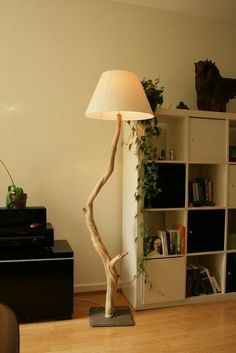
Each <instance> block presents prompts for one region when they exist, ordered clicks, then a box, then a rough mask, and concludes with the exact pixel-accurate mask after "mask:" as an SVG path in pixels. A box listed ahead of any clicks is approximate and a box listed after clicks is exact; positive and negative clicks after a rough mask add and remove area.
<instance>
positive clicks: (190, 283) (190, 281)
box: [186, 265, 193, 298]
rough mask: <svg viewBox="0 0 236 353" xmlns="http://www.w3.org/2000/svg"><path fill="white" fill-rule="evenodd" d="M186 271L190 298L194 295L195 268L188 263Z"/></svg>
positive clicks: (187, 294)
mask: <svg viewBox="0 0 236 353" xmlns="http://www.w3.org/2000/svg"><path fill="white" fill-rule="evenodd" d="M186 271H187V273H186V298H188V297H191V296H192V295H193V269H192V267H191V266H189V265H187V269H186Z"/></svg>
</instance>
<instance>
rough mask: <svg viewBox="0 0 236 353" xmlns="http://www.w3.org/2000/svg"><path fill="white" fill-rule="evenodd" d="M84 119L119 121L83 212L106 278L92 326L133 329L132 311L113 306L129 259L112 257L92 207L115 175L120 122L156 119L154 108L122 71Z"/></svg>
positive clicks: (104, 78)
mask: <svg viewBox="0 0 236 353" xmlns="http://www.w3.org/2000/svg"><path fill="white" fill-rule="evenodd" d="M85 116H86V117H88V118H94V119H103V120H115V121H116V128H115V133H114V137H113V141H112V146H111V155H110V160H109V167H108V170H107V171H106V172H105V173H104V175H103V176H102V177H101V178H100V180H99V181H98V183H97V184H96V186H95V188H94V190H93V191H92V193H91V194H90V196H89V198H88V201H87V204H86V207H85V208H84V214H85V218H86V224H87V227H88V229H89V232H90V236H91V240H92V242H93V245H94V247H95V250H96V251H97V253H98V254H99V256H100V257H101V259H102V262H103V264H104V268H105V273H106V278H107V293H106V303H105V311H104V308H91V309H90V324H91V326H127V325H133V320H132V315H131V314H130V311H129V308H128V307H122V308H119V307H115V306H114V304H115V303H114V301H115V295H116V290H117V284H118V278H119V275H118V272H117V270H116V267H115V265H116V263H117V262H118V261H119V260H121V259H122V258H123V257H124V256H126V255H127V252H123V253H121V254H118V255H116V256H115V257H113V258H112V257H111V256H110V254H109V252H108V250H107V249H106V247H105V245H104V244H103V242H102V239H101V237H100V234H99V231H98V229H97V226H96V223H95V220H94V217H93V203H94V200H95V198H96V196H97V195H98V193H99V192H100V190H101V189H102V187H103V186H104V185H105V183H106V182H107V180H108V179H109V177H110V176H111V174H112V172H113V169H114V163H115V155H116V149H117V144H118V140H119V135H120V130H121V122H122V121H124V120H129V121H130V120H139V119H140V120H141V119H150V118H152V117H153V114H152V110H151V107H150V105H149V103H148V100H147V97H146V95H145V92H144V90H143V87H142V85H141V82H140V81H139V78H138V75H137V74H136V73H134V72H130V71H123V70H111V71H106V72H104V73H103V74H102V75H101V77H100V80H99V82H98V84H97V87H96V89H95V92H94V94H93V96H92V98H91V100H90V103H89V106H88V108H87V110H86V113H85Z"/></svg>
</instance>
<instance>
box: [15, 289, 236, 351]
mask: <svg viewBox="0 0 236 353" xmlns="http://www.w3.org/2000/svg"><path fill="white" fill-rule="evenodd" d="M87 299H88V300H90V301H95V302H98V303H101V304H103V303H104V294H103V293H97V294H96V293H92V294H77V295H75V299H74V315H73V319H72V320H65V321H48V322H40V323H26V324H21V325H20V338H21V351H20V353H118V352H119V353H120V352H122V353H126V352H127V353H146V352H149V353H236V301H235V300H234V301H233V300H232V301H226V302H217V303H210V304H209V303H207V304H206V303H204V304H194V305H186V306H178V307H172V308H163V309H157V310H145V311H138V312H134V319H135V326H132V327H114V328H107V327H105V328H92V327H90V326H89V319H88V309H89V307H91V306H94V305H93V304H91V303H90V302H87V301H86V300H87ZM117 303H118V304H119V305H122V304H126V301H125V299H124V297H123V296H122V294H118V301H117Z"/></svg>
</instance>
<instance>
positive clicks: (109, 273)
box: [83, 114, 127, 318]
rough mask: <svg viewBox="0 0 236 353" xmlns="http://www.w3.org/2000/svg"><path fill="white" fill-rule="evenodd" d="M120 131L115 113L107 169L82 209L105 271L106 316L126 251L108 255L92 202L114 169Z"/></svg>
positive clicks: (119, 117) (118, 116) (112, 302)
mask: <svg viewBox="0 0 236 353" xmlns="http://www.w3.org/2000/svg"><path fill="white" fill-rule="evenodd" d="M120 131H121V115H120V114H117V120H116V127H115V132H114V137H113V141H112V145H111V155H110V160H109V165H108V169H107V171H106V172H105V173H104V175H102V177H101V178H100V180H99V181H98V183H97V184H96V186H95V188H94V189H93V191H92V192H91V194H90V196H89V198H88V201H87V205H86V208H84V209H83V211H84V214H85V219H86V223H87V227H88V229H89V233H90V237H91V240H92V243H93V245H94V248H95V250H96V251H97V253H98V254H99V256H100V257H101V259H102V262H103V265H104V268H105V273H106V278H107V293H106V303H105V317H106V318H110V317H112V316H113V309H114V301H115V295H116V290H117V285H118V278H119V274H118V272H117V270H116V267H115V265H116V263H117V262H118V261H119V260H121V259H122V258H123V257H124V256H125V255H127V253H122V254H118V255H116V256H115V257H114V258H111V256H110V255H109V252H108V251H107V249H106V247H105V245H104V243H103V241H102V239H101V237H100V234H99V231H98V229H97V226H96V223H95V220H94V217H93V203H94V200H95V198H96V197H97V195H98V193H99V192H100V190H101V189H102V187H103V186H104V185H105V183H106V182H107V180H108V179H109V178H110V176H111V174H112V172H113V170H114V164H115V156H116V150H117V144H118V141H119V136H120Z"/></svg>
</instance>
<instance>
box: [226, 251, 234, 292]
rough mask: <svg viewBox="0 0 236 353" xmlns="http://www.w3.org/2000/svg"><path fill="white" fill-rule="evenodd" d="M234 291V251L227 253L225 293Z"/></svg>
mask: <svg viewBox="0 0 236 353" xmlns="http://www.w3.org/2000/svg"><path fill="white" fill-rule="evenodd" d="M229 292H236V253H230V254H227V269H226V293H229Z"/></svg>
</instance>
